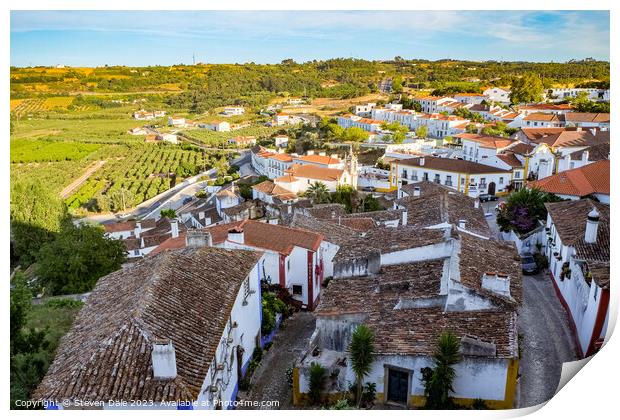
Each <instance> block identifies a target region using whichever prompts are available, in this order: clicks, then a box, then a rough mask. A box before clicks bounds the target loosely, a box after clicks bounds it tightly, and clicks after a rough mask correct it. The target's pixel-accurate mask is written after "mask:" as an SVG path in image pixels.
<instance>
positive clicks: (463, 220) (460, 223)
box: [459, 219, 467, 229]
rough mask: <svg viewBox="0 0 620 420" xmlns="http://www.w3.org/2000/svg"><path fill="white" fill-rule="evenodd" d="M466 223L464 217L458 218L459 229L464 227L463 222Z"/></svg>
mask: <svg viewBox="0 0 620 420" xmlns="http://www.w3.org/2000/svg"><path fill="white" fill-rule="evenodd" d="M466 223H467V221H466V220H465V219H460V220H459V229H465V224H466Z"/></svg>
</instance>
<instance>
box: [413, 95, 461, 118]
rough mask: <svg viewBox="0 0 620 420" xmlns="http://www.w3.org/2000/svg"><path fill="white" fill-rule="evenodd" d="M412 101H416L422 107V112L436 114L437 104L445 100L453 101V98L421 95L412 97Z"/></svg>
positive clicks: (437, 110)
mask: <svg viewBox="0 0 620 420" xmlns="http://www.w3.org/2000/svg"><path fill="white" fill-rule="evenodd" d="M412 100H413V101H414V102H417V103H419V104H420V106H421V107H422V112H424V113H426V114H436V113H438V112H440V110H439V106H440V105H441V104H443V103H446V102H455V99H454V98H450V97H447V96H422V97H418V98H412Z"/></svg>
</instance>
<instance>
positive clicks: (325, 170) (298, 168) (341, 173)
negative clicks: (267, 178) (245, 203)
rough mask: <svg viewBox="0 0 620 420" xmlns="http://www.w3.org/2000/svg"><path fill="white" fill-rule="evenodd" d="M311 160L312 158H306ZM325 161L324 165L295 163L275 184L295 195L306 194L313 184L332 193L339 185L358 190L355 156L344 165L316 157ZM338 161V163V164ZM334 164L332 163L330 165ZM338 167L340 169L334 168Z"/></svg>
mask: <svg viewBox="0 0 620 420" xmlns="http://www.w3.org/2000/svg"><path fill="white" fill-rule="evenodd" d="M306 157H307V158H311V157H312V156H306ZM315 157H320V158H326V159H324V163H323V164H318V165H317V164H316V163H317V162H312V163H307V162H305V161H304V163H293V164H292V165H291V166H289V168H288V169H287V170H285V171H284V173H285V174H284V175H283V176H281V177H278V178H275V179H274V183H275V184H276V185H279V186H280V187H282V188H284V189H285V190H288V191H291V192H293V193H295V194H300V193H303V192H305V191H306V190H307V189H308V188H309V187H310V186H311V185H312V184H315V183H322V184H324V185H325V186H326V187H327V190H328V191H330V192H333V191H336V189H337V187H338V186H339V185H350V186H351V188H353V189H356V188H357V159H356V158H355V156H353V155H349V156H347V158H346V160H345V162H344V165H343V166H340V165H341V163H340V160H339V159H335V158H332V157H328V156H315ZM336 161H337V162H336ZM330 162H332V163H330ZM330 164H332V165H337V166H339V167H332V166H330Z"/></svg>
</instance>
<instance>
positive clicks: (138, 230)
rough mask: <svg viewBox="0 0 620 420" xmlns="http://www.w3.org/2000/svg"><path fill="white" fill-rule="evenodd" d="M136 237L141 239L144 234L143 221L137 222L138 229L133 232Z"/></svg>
mask: <svg viewBox="0 0 620 420" xmlns="http://www.w3.org/2000/svg"><path fill="white" fill-rule="evenodd" d="M133 233H134V235H135V236H136V238H139V237H140V234H141V233H142V222H141V221H139V220H138V221H136V227H135V228H134V230H133Z"/></svg>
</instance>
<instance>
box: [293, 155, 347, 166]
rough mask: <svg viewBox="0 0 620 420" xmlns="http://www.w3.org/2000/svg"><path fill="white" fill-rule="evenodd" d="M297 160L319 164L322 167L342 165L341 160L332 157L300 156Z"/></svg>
mask: <svg viewBox="0 0 620 420" xmlns="http://www.w3.org/2000/svg"><path fill="white" fill-rule="evenodd" d="M295 159H296V160H301V161H303V162H309V163H319V164H322V165H337V164H339V163H340V159H338V158H333V157H331V156H321V155H308V156H300V157H298V158H295Z"/></svg>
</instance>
